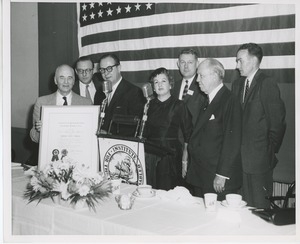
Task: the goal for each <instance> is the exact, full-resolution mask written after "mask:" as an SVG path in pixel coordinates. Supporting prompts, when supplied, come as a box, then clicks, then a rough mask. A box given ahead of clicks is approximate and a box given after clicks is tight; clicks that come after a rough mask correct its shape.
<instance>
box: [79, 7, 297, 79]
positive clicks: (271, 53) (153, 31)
mask: <svg viewBox="0 0 300 244" xmlns="http://www.w3.org/2000/svg"><path fill="white" fill-rule="evenodd" d="M77 10H78V43H79V53H80V56H86V55H90V56H91V57H92V58H93V60H95V62H97V61H98V60H99V58H100V56H102V55H103V54H105V53H110V52H113V53H116V54H117V55H118V56H119V58H120V60H121V67H122V72H123V75H124V77H125V78H127V79H128V80H130V81H132V82H134V83H139V82H145V81H147V79H148V77H149V74H150V72H151V71H153V70H154V69H156V68H159V67H165V68H167V69H169V70H170V71H171V73H172V72H173V75H174V76H175V77H176V76H178V75H179V73H178V67H177V64H176V63H177V58H178V54H179V52H180V51H181V50H182V49H183V48H194V49H195V50H197V51H198V52H199V54H200V61H201V60H203V59H205V58H207V57H213V58H216V59H218V60H219V61H220V62H222V64H223V65H224V67H225V69H226V77H225V82H228V83H230V82H231V81H232V80H233V77H235V76H236V75H237V72H235V67H236V62H235V58H236V51H237V49H238V47H239V46H240V45H241V44H243V43H247V42H255V43H257V44H259V45H260V46H261V47H262V48H263V51H264V58H263V61H262V64H261V68H262V69H264V70H265V71H266V72H267V73H269V74H270V75H272V76H273V77H276V79H277V82H278V83H295V5H293V4H204V3H124V2H122V3H111V2H107V3H98V2H97V3H78V5H77Z"/></svg>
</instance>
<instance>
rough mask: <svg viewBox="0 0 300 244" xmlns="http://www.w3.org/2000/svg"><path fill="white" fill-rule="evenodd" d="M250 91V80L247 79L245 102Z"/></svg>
mask: <svg viewBox="0 0 300 244" xmlns="http://www.w3.org/2000/svg"><path fill="white" fill-rule="evenodd" d="M248 91H249V80H248V79H247V80H246V88H245V96H244V102H245V100H246V97H247V94H248Z"/></svg>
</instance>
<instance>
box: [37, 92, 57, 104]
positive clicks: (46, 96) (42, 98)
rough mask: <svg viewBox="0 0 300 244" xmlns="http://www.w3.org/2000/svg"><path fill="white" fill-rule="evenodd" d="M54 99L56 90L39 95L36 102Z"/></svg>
mask: <svg viewBox="0 0 300 244" xmlns="http://www.w3.org/2000/svg"><path fill="white" fill-rule="evenodd" d="M52 99H56V92H54V93H51V94H49V95H44V96H40V97H38V98H37V102H40V103H43V102H47V101H49V100H52Z"/></svg>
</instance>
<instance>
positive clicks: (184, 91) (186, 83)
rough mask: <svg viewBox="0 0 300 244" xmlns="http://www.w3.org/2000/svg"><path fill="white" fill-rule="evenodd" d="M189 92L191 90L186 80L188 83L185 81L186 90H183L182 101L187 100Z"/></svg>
mask: <svg viewBox="0 0 300 244" xmlns="http://www.w3.org/2000/svg"><path fill="white" fill-rule="evenodd" d="M188 90H189V81H188V80H186V81H185V86H184V89H183V93H182V97H181V100H184V98H185V96H186V94H187V92H188Z"/></svg>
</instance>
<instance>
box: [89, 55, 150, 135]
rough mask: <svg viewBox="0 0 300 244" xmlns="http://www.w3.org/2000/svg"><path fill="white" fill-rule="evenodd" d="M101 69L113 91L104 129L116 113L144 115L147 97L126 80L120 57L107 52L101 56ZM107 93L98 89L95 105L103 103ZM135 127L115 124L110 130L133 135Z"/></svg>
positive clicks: (107, 127)
mask: <svg viewBox="0 0 300 244" xmlns="http://www.w3.org/2000/svg"><path fill="white" fill-rule="evenodd" d="M99 70H100V73H101V74H102V77H103V79H104V80H105V81H110V82H111V85H112V91H111V92H110V93H109V96H108V103H107V106H106V109H105V118H104V124H103V126H102V130H104V131H106V132H107V131H108V129H109V125H110V122H111V120H112V117H113V115H114V114H118V115H124V116H126V115H133V116H138V117H139V118H141V117H142V115H143V108H144V104H145V103H146V99H145V98H144V96H143V93H142V90H141V89H140V88H139V87H137V86H135V85H133V84H131V83H130V82H129V81H127V80H125V79H124V78H123V77H122V75H121V64H120V60H119V58H118V57H117V56H116V55H114V54H105V55H103V56H102V57H101V58H100V63H99ZM105 97H106V96H105V94H104V92H103V91H102V90H98V91H97V92H96V95H95V102H94V104H95V105H101V104H102V101H103V99H104V98H105ZM134 131H135V127H133V126H129V125H127V126H126V125H122V126H120V127H119V128H118V127H117V126H116V125H115V124H113V125H112V127H111V130H110V132H111V133H112V134H118V135H122V136H133V135H134Z"/></svg>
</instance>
